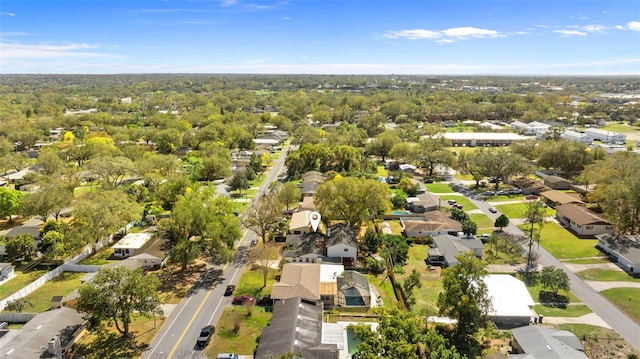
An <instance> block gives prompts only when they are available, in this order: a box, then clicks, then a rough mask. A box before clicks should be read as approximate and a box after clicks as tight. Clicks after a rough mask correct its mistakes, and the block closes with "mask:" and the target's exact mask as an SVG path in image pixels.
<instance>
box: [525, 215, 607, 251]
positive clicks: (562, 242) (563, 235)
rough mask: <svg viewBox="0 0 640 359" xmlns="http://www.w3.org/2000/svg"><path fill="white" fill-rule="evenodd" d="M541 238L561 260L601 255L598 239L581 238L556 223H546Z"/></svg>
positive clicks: (547, 248) (542, 242)
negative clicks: (597, 245)
mask: <svg viewBox="0 0 640 359" xmlns="http://www.w3.org/2000/svg"><path fill="white" fill-rule="evenodd" d="M520 228H523V227H520ZM524 232H525V233H526V230H524ZM541 238H542V240H541V241H540V245H541V246H543V247H544V248H545V249H546V250H547V251H549V253H551V254H552V255H553V256H554V257H556V258H558V259H559V260H563V259H571V258H585V257H598V256H600V251H598V250H597V249H596V244H597V243H598V240H596V239H580V238H578V237H576V236H575V235H573V233H571V232H569V231H568V230H566V229H564V228H562V227H560V226H559V225H557V224H555V223H545V225H544V227H543V228H542V233H541Z"/></svg>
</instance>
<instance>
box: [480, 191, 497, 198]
mask: <svg viewBox="0 0 640 359" xmlns="http://www.w3.org/2000/svg"><path fill="white" fill-rule="evenodd" d="M482 195H483V196H487V197H489V196H495V195H496V193H495V192H493V191H484V192H482Z"/></svg>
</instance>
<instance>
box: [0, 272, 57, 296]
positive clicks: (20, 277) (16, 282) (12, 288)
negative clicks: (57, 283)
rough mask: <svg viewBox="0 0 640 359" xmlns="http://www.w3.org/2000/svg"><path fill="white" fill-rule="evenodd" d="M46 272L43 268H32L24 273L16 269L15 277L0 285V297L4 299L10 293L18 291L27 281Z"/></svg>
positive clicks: (31, 280) (29, 281)
mask: <svg viewBox="0 0 640 359" xmlns="http://www.w3.org/2000/svg"><path fill="white" fill-rule="evenodd" d="M46 272H47V271H45V270H32V271H30V272H27V273H24V272H22V271H19V270H16V271H15V277H13V278H12V279H10V280H9V281H7V282H5V283H4V284H2V285H0V299H4V298H6V297H8V296H10V295H11V294H13V293H15V292H17V291H19V290H20V289H22V288H24V287H26V286H27V285H28V284H29V283H31V282H33V281H34V280H36V279H38V278H40V277H41V276H42V275H43V274H45V273H46Z"/></svg>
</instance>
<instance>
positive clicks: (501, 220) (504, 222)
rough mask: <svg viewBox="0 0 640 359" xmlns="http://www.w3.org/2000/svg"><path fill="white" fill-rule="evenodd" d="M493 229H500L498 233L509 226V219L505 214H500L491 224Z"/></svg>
mask: <svg viewBox="0 0 640 359" xmlns="http://www.w3.org/2000/svg"><path fill="white" fill-rule="evenodd" d="M493 225H494V226H495V227H500V231H502V229H503V228H504V227H506V226H508V225H509V217H507V215H506V214H501V215H500V216H498V218H496V221H495V223H494V224H493Z"/></svg>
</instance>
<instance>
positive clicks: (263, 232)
mask: <svg viewBox="0 0 640 359" xmlns="http://www.w3.org/2000/svg"><path fill="white" fill-rule="evenodd" d="M282 210H283V206H282V203H281V202H280V201H279V200H278V194H277V193H276V192H275V191H268V192H266V193H265V194H264V195H262V196H261V197H256V199H255V200H254V202H253V203H252V204H251V206H249V208H248V209H247V210H246V211H245V213H244V215H243V216H242V225H244V226H245V227H246V228H247V229H249V230H251V231H253V232H254V233H255V234H257V235H258V236H259V237H260V239H262V243H263V244H266V242H267V239H268V238H269V234H270V233H272V231H273V230H274V229H275V227H276V225H277V224H278V222H279V221H280V218H281V217H282Z"/></svg>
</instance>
